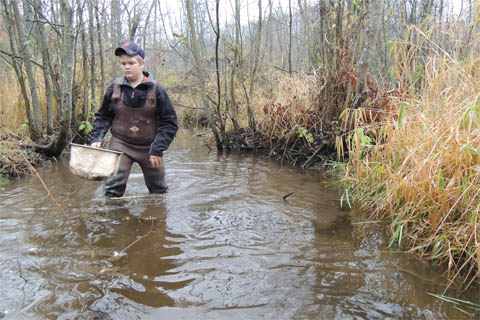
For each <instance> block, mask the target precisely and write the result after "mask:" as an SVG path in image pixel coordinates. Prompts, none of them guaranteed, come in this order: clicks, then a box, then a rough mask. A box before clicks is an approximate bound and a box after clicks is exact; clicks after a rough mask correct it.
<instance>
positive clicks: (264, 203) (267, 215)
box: [0, 132, 480, 320]
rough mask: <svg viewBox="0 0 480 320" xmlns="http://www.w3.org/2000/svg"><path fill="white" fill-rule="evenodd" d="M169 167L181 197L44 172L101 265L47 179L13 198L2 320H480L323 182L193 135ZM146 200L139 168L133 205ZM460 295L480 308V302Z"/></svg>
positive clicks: (474, 294)
mask: <svg viewBox="0 0 480 320" xmlns="http://www.w3.org/2000/svg"><path fill="white" fill-rule="evenodd" d="M166 163H167V181H168V182H169V185H170V191H169V193H167V194H165V195H159V196H146V197H139V198H129V199H124V200H107V199H104V198H103V195H102V194H103V192H102V184H101V183H99V182H92V181H86V180H82V179H80V178H77V177H75V176H73V175H71V174H70V172H69V171H68V168H67V167H66V165H65V163H64V162H61V163H59V165H58V166H54V167H50V168H46V169H42V170H40V174H41V175H42V177H43V178H44V180H45V182H46V184H47V185H48V187H49V188H50V190H51V192H52V193H53V194H54V196H55V197H56V199H57V200H58V201H59V202H60V203H61V204H62V205H63V206H64V207H65V209H66V211H67V212H68V214H69V215H70V217H71V218H72V219H73V220H74V222H75V223H76V224H77V225H78V227H79V230H80V232H81V234H82V235H83V237H85V238H86V239H87V240H88V241H89V242H90V243H91V244H92V246H93V247H95V249H96V251H97V255H96V256H95V257H93V258H92V256H91V250H90V249H88V247H86V246H85V245H84V244H83V242H82V240H81V239H80V238H79V236H78V235H77V234H76V233H75V232H73V231H72V230H71V228H70V226H69V224H68V222H67V221H66V220H65V219H64V217H63V216H62V215H61V214H60V212H59V210H58V209H57V208H56V207H55V206H54V205H53V204H52V203H51V201H50V200H49V198H48V196H47V195H46V193H45V191H44V189H43V188H42V186H41V184H40V183H39V181H38V179H37V178H35V177H30V178H26V179H23V180H20V181H15V182H13V183H11V184H9V185H8V186H7V187H6V188H4V190H3V191H2V192H0V241H1V247H0V267H1V270H2V273H1V276H0V280H1V287H0V318H2V317H4V318H12V319H122V320H123V319H160V318H162V319H469V318H474V317H475V315H472V316H468V315H467V314H465V313H463V312H462V311H460V310H458V309H455V306H454V305H452V304H449V303H445V302H443V301H441V300H438V299H436V298H434V297H432V296H430V295H429V294H428V293H435V294H441V293H442V291H443V289H444V288H445V286H446V282H445V281H444V280H443V279H442V277H441V273H439V272H437V271H435V270H433V269H432V268H430V267H428V266H427V265H426V264H422V263H419V262H415V260H414V259H412V258H411V257H410V256H408V255H404V254H399V253H394V252H392V251H389V250H387V249H385V244H386V240H385V237H384V236H383V234H382V232H380V231H378V230H376V229H375V228H374V225H368V226H367V227H365V225H352V224H350V223H349V221H348V217H347V212H345V211H342V210H341V209H340V207H339V206H340V203H339V197H338V194H337V193H336V192H335V191H334V190H333V188H332V185H331V182H329V180H328V179H327V178H326V177H324V176H322V174H321V173H319V172H317V171H314V170H308V171H302V170H300V169H297V168H291V167H288V166H283V167H282V166H280V165H279V164H278V163H277V162H274V161H270V160H267V159H265V158H264V157H261V156H255V155H246V154H231V155H220V156H218V155H216V153H214V152H209V150H208V149H207V148H206V147H205V146H204V145H203V143H202V141H201V140H200V139H199V138H193V137H192V135H191V134H189V133H185V132H183V133H180V134H179V136H178V138H177V139H176V141H175V143H174V145H173V146H172V148H171V150H169V152H168V154H167V155H166ZM288 192H294V194H293V195H292V196H290V197H289V198H288V199H287V201H283V200H282V196H283V195H285V194H287V193H288ZM145 194H146V187H145V186H144V184H143V178H142V175H141V173H140V170H139V169H138V168H136V170H135V171H134V173H133V174H132V176H131V178H130V181H129V185H128V187H127V194H126V196H129V197H135V196H142V195H145ZM149 232H150V233H149ZM147 234H148V236H147V237H145V238H143V239H140V240H139V241H138V242H136V243H135V244H133V246H131V247H130V248H129V249H127V250H126V252H127V254H126V255H124V254H122V250H123V249H125V248H126V247H128V246H129V245H131V244H132V243H134V241H135V240H137V239H139V237H141V236H144V235H147ZM448 294H449V295H451V296H454V297H457V298H463V299H469V300H471V301H473V300H475V299H477V301H479V300H480V294H479V293H478V290H477V289H471V290H469V291H468V292H466V293H463V294H460V293H459V292H456V291H455V290H451V291H450V292H448ZM465 310H466V311H469V312H471V311H470V310H468V309H465ZM478 315H479V314H478V313H477V314H476V316H478Z"/></svg>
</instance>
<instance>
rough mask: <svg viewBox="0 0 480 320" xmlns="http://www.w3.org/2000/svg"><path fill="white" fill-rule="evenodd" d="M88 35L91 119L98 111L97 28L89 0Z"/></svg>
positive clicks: (89, 0) (90, 0)
mask: <svg viewBox="0 0 480 320" xmlns="http://www.w3.org/2000/svg"><path fill="white" fill-rule="evenodd" d="M87 6H88V34H89V36H90V90H91V91H90V93H91V96H90V101H91V103H90V108H89V111H88V113H89V114H88V115H87V118H86V119H89V118H90V114H91V113H92V112H94V111H95V109H96V103H95V102H96V100H97V98H96V96H95V87H96V85H95V80H96V77H95V61H96V60H95V28H94V21H95V15H94V14H93V9H94V8H93V4H92V0H88V2H87Z"/></svg>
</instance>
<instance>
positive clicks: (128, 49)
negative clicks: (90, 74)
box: [115, 41, 145, 59]
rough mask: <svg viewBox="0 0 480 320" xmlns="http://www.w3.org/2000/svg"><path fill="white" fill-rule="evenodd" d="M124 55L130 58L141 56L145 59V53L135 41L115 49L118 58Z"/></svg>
mask: <svg viewBox="0 0 480 320" xmlns="http://www.w3.org/2000/svg"><path fill="white" fill-rule="evenodd" d="M122 54H126V55H127V56H130V57H135V56H140V57H142V59H145V51H143V49H142V48H141V47H140V46H139V45H138V44H136V43H135V42H133V41H128V42H125V43H124V44H123V45H122V46H120V47H118V48H117V49H115V55H116V56H121V55H122Z"/></svg>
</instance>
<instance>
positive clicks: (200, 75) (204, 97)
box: [185, 0, 223, 151]
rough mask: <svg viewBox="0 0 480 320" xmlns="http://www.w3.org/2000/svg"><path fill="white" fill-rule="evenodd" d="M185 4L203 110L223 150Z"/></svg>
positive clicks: (192, 22) (189, 1) (190, 9)
mask: <svg viewBox="0 0 480 320" xmlns="http://www.w3.org/2000/svg"><path fill="white" fill-rule="evenodd" d="M185 4H186V9H187V19H188V25H189V29H190V43H191V47H192V55H193V58H194V60H195V69H196V71H197V77H198V81H199V84H200V90H201V96H202V102H203V105H204V107H205V109H206V110H207V116H208V123H209V126H210V129H211V130H212V133H213V136H214V138H215V143H216V145H217V149H218V150H219V151H220V150H223V145H222V141H221V139H220V135H219V133H218V130H217V128H216V122H215V117H214V115H213V112H212V110H211V109H210V106H209V103H208V98H207V86H206V82H205V81H206V75H205V71H204V69H203V66H202V62H201V58H200V48H199V46H198V38H197V28H196V26H195V20H194V15H193V6H192V0H185Z"/></svg>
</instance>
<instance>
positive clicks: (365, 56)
mask: <svg viewBox="0 0 480 320" xmlns="http://www.w3.org/2000/svg"><path fill="white" fill-rule="evenodd" d="M381 10H382V1H381V0H371V3H370V24H369V25H368V29H367V32H366V35H367V41H366V43H365V46H364V47H363V51H362V54H361V56H360V60H359V62H358V75H357V85H356V89H355V103H354V104H355V106H356V107H359V106H361V105H362V104H363V103H364V102H365V101H366V100H367V97H368V84H367V77H368V66H369V63H371V59H372V54H373V53H374V52H375V48H376V44H377V35H378V30H379V28H380V19H381V17H382V11H381Z"/></svg>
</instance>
